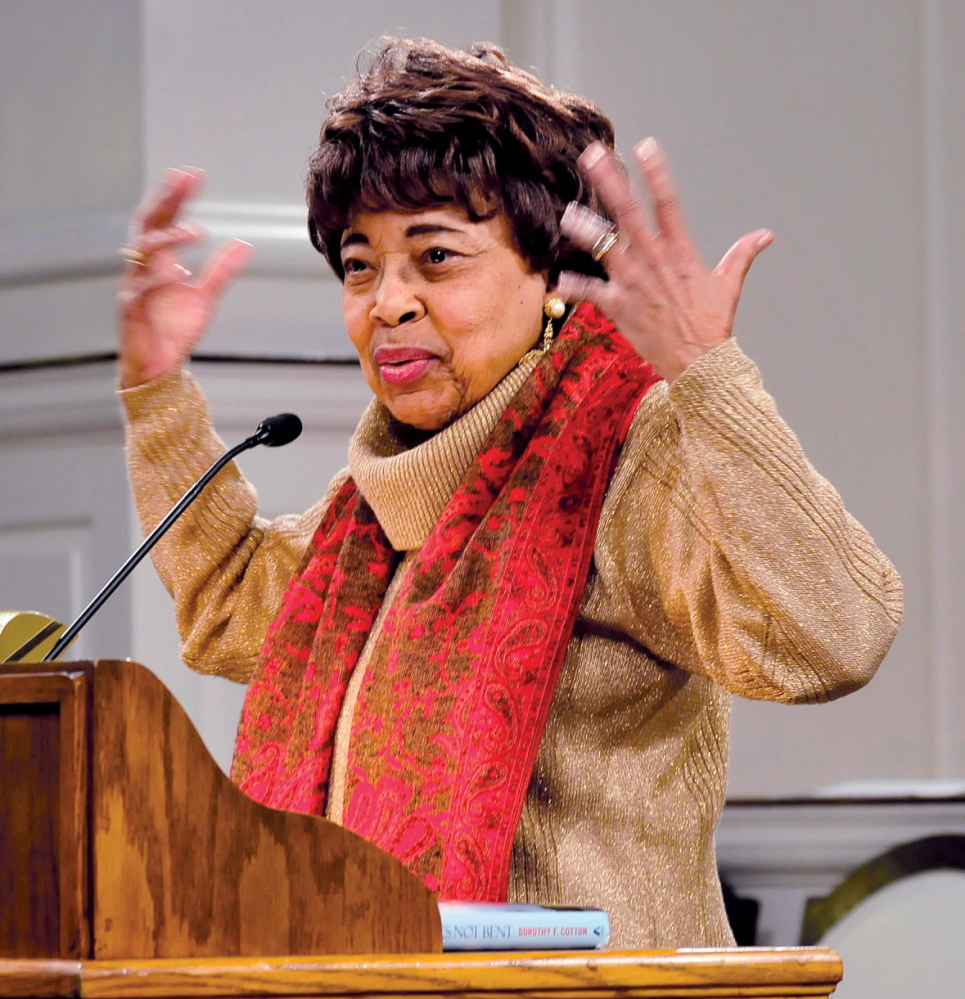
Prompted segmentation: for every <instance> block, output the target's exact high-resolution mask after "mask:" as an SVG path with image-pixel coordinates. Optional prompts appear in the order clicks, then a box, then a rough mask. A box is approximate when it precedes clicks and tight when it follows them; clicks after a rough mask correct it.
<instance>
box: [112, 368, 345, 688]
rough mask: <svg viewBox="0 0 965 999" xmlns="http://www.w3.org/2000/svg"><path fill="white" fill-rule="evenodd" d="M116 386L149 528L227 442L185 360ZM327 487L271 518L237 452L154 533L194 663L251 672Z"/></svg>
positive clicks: (231, 674) (185, 652)
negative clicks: (309, 502)
mask: <svg viewBox="0 0 965 999" xmlns="http://www.w3.org/2000/svg"><path fill="white" fill-rule="evenodd" d="M120 396H121V401H122V404H123V406H124V411H125V416H126V434H127V462H128V474H129V477H130V481H131V486H132V489H133V491H134V498H135V501H136V503H137V509H138V514H139V516H140V520H141V526H142V527H143V529H144V531H145V533H146V532H148V531H150V530H153V528H154V527H155V526H156V525H157V524H158V523H159V522H160V520H161V519H162V518H163V517H164V515H165V514H166V513H167V512H168V510H169V509H170V508H171V507H172V506H173V505H174V504H175V503H176V502H177V501H178V500H179V499H180V498H181V496H182V495H183V494H184V493H185V492H186V491H187V490H188V489H189V488H190V487H191V485H192V484H193V483H194V482H195V481H196V480H197V479H198V478H199V477H200V476H201V475H202V474H204V472H205V471H206V470H207V469H208V468H209V467H210V465H211V464H212V463H213V462H214V461H215V460H216V459H217V458H218V457H219V456H220V455H221V454H223V453H224V451H225V450H226V448H225V446H224V444H223V442H222V441H221V439H220V438H219V437H218V435H217V434H216V433H215V432H214V430H213V428H212V426H211V422H210V419H209V416H208V407H207V403H206V400H205V398H204V395H203V393H202V392H201V389H200V387H199V386H198V384H197V382H196V381H195V380H194V379H193V378H192V377H191V375H190V374H189V373H188V372H187V371H185V370H180V369H179V370H176V371H173V372H171V373H170V374H168V375H165V376H162V377H161V378H157V379H155V380H153V381H151V382H148V383H146V384H144V385H140V386H137V387H136V388H132V389H124V390H122V391H121V392H120ZM336 481H337V482H338V481H340V479H339V480H336ZM333 485H334V484H333ZM330 495H332V491H331V489H330V490H329V493H328V494H327V496H326V498H325V499H323V500H322V501H321V502H320V503H317V504H316V505H315V506H313V507H312V508H311V509H310V510H308V511H307V512H306V513H305V514H303V515H302V516H300V517H296V516H287V517H281V518H279V519H277V520H274V521H272V522H270V523H269V522H268V521H266V520H264V519H262V518H260V517H258V515H257V496H256V494H255V491H254V489H253V488H252V486H251V485H250V484H249V483H248V482H247V480H246V479H245V478H244V476H243V475H242V474H241V472H240V470H239V469H238V467H237V465H236V464H235V463H234V462H231V463H230V464H228V465H227V466H225V468H223V469H222V470H221V471H220V472H219V473H218V474H217V475H216V476H215V478H214V479H213V480H212V481H211V482H210V483H209V484H208V485H207V487H206V488H205V490H204V491H203V492H202V493H201V495H200V496H199V497H198V499H196V500H195V501H194V503H193V504H192V505H191V506H189V507H188V509H187V510H186V511H185V512H184V514H183V515H182V516H181V518H180V519H179V520H178V521H177V522H176V523H175V524H174V526H173V527H172V528H171V529H170V531H168V533H167V534H166V535H165V536H164V538H163V539H162V540H161V541H160V542H158V544H157V545H156V546H155V547H154V549H153V551H152V553H151V554H152V557H153V559H154V565H155V567H156V569H157V571H158V574H159V575H160V577H161V580H162V581H163V582H164V585H165V586H166V587H167V589H168V591H169V592H170V593H171V595H172V596H173V597H174V602H175V613H176V617H177V626H178V631H179V633H180V635H181V654H182V657H183V658H184V661H185V663H186V664H187V665H188V666H190V667H191V668H192V669H194V670H197V671H198V672H201V673H216V674H219V675H221V676H225V677H228V678H229V679H231V680H236V681H239V682H242V683H244V682H247V681H248V679H249V678H250V677H251V674H252V671H253V670H254V667H255V664H256V662H257V659H258V655H259V653H260V651H261V647H262V645H263V643H264V639H265V635H266V633H267V631H268V626H269V624H270V623H271V621H272V619H273V618H274V616H275V614H276V612H277V609H278V607H279V605H280V603H281V599H282V597H283V595H284V593H285V590H286V588H287V586H288V583H289V581H290V580H291V578H292V576H293V575H294V574H295V573H296V572H297V571H298V570H299V568H300V567H301V565H302V564H303V562H304V559H305V558H306V556H307V552H308V547H309V544H310V542H311V539H312V536H313V534H314V532H315V529H316V528H317V526H318V524H319V523H320V521H321V518H322V514H323V512H324V509H325V507H326V504H327V502H328V497H329V496H330Z"/></svg>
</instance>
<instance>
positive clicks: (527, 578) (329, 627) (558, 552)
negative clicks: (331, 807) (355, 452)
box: [232, 305, 657, 901]
mask: <svg viewBox="0 0 965 999" xmlns="http://www.w3.org/2000/svg"><path fill="white" fill-rule="evenodd" d="M656 380H657V376H656V374H655V373H654V371H653V369H652V368H650V367H649V366H648V365H647V364H645V363H644V362H643V361H641V360H640V358H639V357H638V356H637V354H636V353H635V351H633V350H632V348H631V347H630V346H629V345H628V344H627V343H626V341H625V340H623V338H622V337H621V336H620V335H619V334H618V333H616V331H615V329H614V327H613V325H612V323H610V322H609V320H607V319H606V318H605V317H604V316H602V315H601V314H600V313H598V312H597V311H596V310H595V309H594V308H593V307H592V306H589V305H582V306H580V307H579V308H578V309H577V310H576V311H575V312H574V314H573V315H572V316H571V317H570V319H569V320H568V321H567V322H566V323H565V324H564V327H563V330H562V331H561V332H560V335H559V336H558V337H557V339H556V341H555V343H554V344H553V346H552V347H551V349H550V350H548V351H547V352H546V353H545V354H544V355H543V356H542V357H541V358H540V360H539V361H538V363H537V365H536V367H535V369H534V370H533V373H532V375H531V376H530V378H529V379H528V380H527V382H526V383H525V385H524V386H523V388H522V389H520V391H519V392H517V393H516V395H515V397H514V398H513V400H512V402H511V403H510V404H509V406H508V407H507V409H506V410H505V411H504V413H503V414H502V416H501V417H500V419H499V420H498V421H497V423H496V425H495V427H494V428H493V430H492V432H491V433H490V435H489V438H488V440H487V442H486V444H485V446H484V447H483V448H482V450H481V451H480V453H479V454H478V456H477V457H476V460H475V462H474V463H473V464H472V466H471V467H470V468H469V469H468V471H467V472H466V474H465V476H464V477H463V479H462V482H461V483H460V485H459V486H458V488H457V489H456V491H455V493H454V494H453V496H452V499H451V501H450V502H449V504H448V506H447V507H446V509H445V510H444V512H443V514H442V515H441V517H440V518H439V520H438V522H437V524H436V526H435V528H434V529H433V531H432V533H431V534H430V536H429V537H428V539H427V540H426V541H425V543H424V544H423V546H422V548H421V550H420V551H419V552H418V554H417V555H416V556H415V557H414V558H413V559H411V560H410V561H409V562H408V563H407V567H406V570H405V576H404V578H403V579H402V580H401V581H400V583H399V585H398V587H397V589H396V590H395V592H394V594H393V598H392V601H391V604H390V606H389V607H387V608H386V611H385V614H384V617H383V620H382V624H381V628H380V629H379V631H378V633H377V636H376V637H375V639H374V641H375V646H374V648H373V649H372V650H371V651H370V653H369V654H368V658H367V668H366V674H365V676H364V677H363V678H362V684H361V687H360V691H359V695H358V699H357V702H356V704H355V708H354V713H353V714H352V717H351V733H350V738H349V747H348V766H347V772H346V781H347V786H346V788H345V796H344V801H345V806H344V814H343V821H344V824H345V826H346V828H348V829H351V830H353V831H354V832H357V833H359V834H360V835H361V836H364V837H365V838H366V839H369V840H371V841H372V842H374V843H376V844H377V845H378V846H380V847H382V848H383V849H384V850H386V851H388V852H389V853H391V854H393V855H394V856H395V857H396V858H398V859H399V860H400V861H402V862H403V863H404V864H406V865H407V866H408V867H409V868H410V869H411V870H412V871H414V872H415V873H416V874H418V875H419V876H421V877H422V878H423V879H424V881H425V882H426V884H427V885H428V886H429V887H430V888H432V889H433V890H435V891H437V892H439V894H440V896H441V897H442V898H456V899H472V900H490V901H500V900H505V898H506V893H507V888H508V878H509V863H510V853H511V850H512V845H513V840H514V838H515V835H516V827H517V824H518V822H519V817H520V814H521V811H522V807H523V802H524V799H525V796H526V790H527V786H528V784H529V780H530V776H531V774H532V770H533V766H534V764H535V761H536V754H537V751H538V749H539V744H540V741H541V738H542V733H543V729H544V726H545V723H546V718H547V715H548V713H549V707H550V702H551V700H552V698H553V693H554V690H555V688H556V682H557V678H558V676H559V671H560V667H561V665H562V662H563V657H564V654H565V652H566V647H567V645H568V643H569V640H570V637H571V634H572V630H573V626H574V623H575V621H576V616H577V612H578V610H579V606H580V603H581V601H582V597H583V591H584V588H585V585H586V579H587V573H588V572H589V567H590V560H591V557H592V554H593V545H594V539H595V537H596V529H597V524H598V521H599V516H600V510H601V508H602V505H603V498H604V495H605V493H606V489H607V485H608V483H609V479H610V475H611V473H612V471H613V466H614V463H615V459H616V455H617V452H618V450H619V447H620V446H621V445H622V443H623V440H624V439H625V437H626V433H627V430H628V427H629V424H630V419H631V417H632V415H633V412H634V411H635V409H636V404H637V402H638V401H639V399H640V398H641V397H642V395H643V394H644V393H645V392H646V391H647V389H649V388H650V386H651V385H652V384H653V383H654V382H655V381H656ZM398 560H399V555H398V553H396V552H395V551H393V550H392V548H391V546H390V544H389V542H388V539H387V538H386V536H385V534H384V532H383V531H382V529H381V528H380V526H379V524H378V522H377V521H376V519H375V515H374V514H373V512H372V510H371V508H370V507H369V506H368V504H367V503H366V502H365V499H364V498H363V497H362V495H361V494H360V492H359V490H358V488H357V487H356V486H355V484H354V482H352V481H351V480H349V481H348V482H346V484H345V485H344V486H343V487H342V489H341V490H340V491H339V492H338V494H337V495H336V497H335V499H334V501H333V502H332V504H331V505H330V507H329V509H328V511H327V513H326V514H325V516H324V518H323V521H322V523H321V524H320V525H319V528H318V530H317V532H316V534H315V537H314V540H313V544H312V546H311V550H310V553H309V556H308V561H307V563H306V565H305V566H304V568H303V570H302V571H301V572H300V573H299V574H298V575H296V576H295V578H294V579H293V580H292V582H291V584H290V586H289V588H288V591H287V593H286V595H285V597H284V600H283V602H282V607H281V611H280V612H279V614H278V617H277V618H276V620H275V621H274V623H273V624H272V626H271V628H270V629H269V633H268V638H267V640H266V642H265V647H264V650H263V652H262V658H261V661H260V664H259V666H258V668H257V669H256V672H255V676H254V679H253V680H252V682H251V685H250V687H249V689H248V693H247V696H246V699H245V706H244V711H243V713H242V720H241V725H240V728H239V733H238V742H237V746H236V749H235V759H234V764H233V767H232V776H233V777H234V779H235V780H236V781H237V783H238V784H239V785H240V786H241V788H242V789H243V790H244V791H246V792H247V793H248V794H249V795H250V796H251V797H253V798H254V799H256V800H258V801H261V802H263V803H264V804H266V805H271V806H273V807H275V808H285V809H290V810H293V811H299V812H307V813H313V814H317V815H321V814H323V813H324V810H325V803H326V790H327V786H328V780H329V773H330V768H331V763H332V751H333V745H334V736H335V728H336V724H337V722H338V720H339V716H340V712H341V711H342V707H343V704H344V702H345V696H346V689H347V686H348V683H349V679H350V677H351V674H352V670H353V668H354V667H355V664H356V662H357V661H358V659H359V655H360V653H361V652H362V649H363V646H364V645H365V644H366V641H367V639H368V636H369V632H370V630H371V629H372V626H373V623H374V621H375V619H376V617H377V615H378V614H379V611H380V608H381V605H382V601H383V597H384V595H385V592H386V589H387V587H388V585H389V582H390V580H391V579H392V576H393V572H394V570H395V567H396V565H397V564H398Z"/></svg>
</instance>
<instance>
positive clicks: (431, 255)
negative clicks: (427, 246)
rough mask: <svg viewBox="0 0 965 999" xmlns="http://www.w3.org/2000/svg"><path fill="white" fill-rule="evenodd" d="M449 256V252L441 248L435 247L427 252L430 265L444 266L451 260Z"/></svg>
mask: <svg viewBox="0 0 965 999" xmlns="http://www.w3.org/2000/svg"><path fill="white" fill-rule="evenodd" d="M449 256H450V254H449V251H448V250H444V249H442V247H441V246H434V247H433V248H432V249H431V250H428V251H427V252H426V260H428V261H429V263H430V264H444V263H445V262H446V261H447V260H448V259H449Z"/></svg>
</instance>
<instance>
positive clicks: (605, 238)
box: [590, 229, 620, 263]
mask: <svg viewBox="0 0 965 999" xmlns="http://www.w3.org/2000/svg"><path fill="white" fill-rule="evenodd" d="M619 238H620V234H619V233H618V232H617V230H616V229H607V231H606V232H605V233H603V235H602V236H600V238H599V239H598V240H597V241H596V242H595V243H594V244H593V246H592V248H591V249H590V256H591V257H592V258H593V259H594V260H595V261H597V263H599V262H600V261H601V260H602V259H603V258H604V257H605V256H606V255H607V254H608V253H609V252H610V250H612V249H613V247H614V246H615V245H616V242H617V240H618V239H619Z"/></svg>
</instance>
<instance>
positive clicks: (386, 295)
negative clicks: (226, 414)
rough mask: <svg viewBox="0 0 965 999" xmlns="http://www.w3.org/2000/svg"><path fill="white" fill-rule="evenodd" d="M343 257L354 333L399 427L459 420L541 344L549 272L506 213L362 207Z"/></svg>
mask: <svg viewBox="0 0 965 999" xmlns="http://www.w3.org/2000/svg"><path fill="white" fill-rule="evenodd" d="M341 252H342V266H343V267H344V269H345V282H344V288H343V292H342V308H343V311H344V313H345V325H346V328H347V329H348V334H349V336H350V337H351V339H352V343H353V344H355V349H356V350H357V351H358V353H359V359H360V360H361V362H362V370H363V371H364V372H365V377H366V379H367V380H368V383H369V385H370V386H371V388H372V391H373V392H374V393H375V394H376V396H377V397H378V398H379V400H380V401H381V402H382V403H383V404H384V405H385V406H386V408H387V409H388V410H389V412H391V413H392V415H393V416H394V417H395V418H396V419H397V420H400V421H401V422H403V423H407V424H409V425H410V426H413V427H417V428H418V429H420V430H439V429H441V428H442V427H444V426H446V425H447V424H449V423H451V422H452V421H453V420H454V419H455V418H456V417H457V416H459V415H461V414H462V413H464V412H466V410H468V409H469V408H470V407H472V406H474V405H475V404H476V403H477V402H479V400H480V399H482V398H483V397H484V396H485V395H487V394H488V393H489V392H490V391H491V390H492V389H493V388H494V387H495V386H496V384H497V383H498V382H499V381H500V380H501V379H502V378H503V376H504V375H506V374H507V373H508V372H509V371H510V370H511V369H512V368H513V367H514V366H515V365H516V363H517V361H519V359H520V358H521V357H522V356H523V354H525V353H526V351H528V350H529V349H530V348H532V347H533V346H534V345H535V344H536V342H537V340H538V339H539V336H540V331H541V329H542V325H543V321H542V312H543V300H544V298H545V297H546V278H545V275H541V274H537V273H533V272H532V271H531V270H530V268H529V265H528V264H527V263H526V261H525V260H523V258H522V257H521V256H520V255H519V253H518V252H517V250H516V249H515V247H514V245H513V240H512V236H511V233H510V228H509V224H508V223H507V221H506V218H505V216H503V215H501V214H500V215H496V216H494V217H493V218H491V219H487V220H485V221H483V222H473V221H471V220H470V219H469V217H468V216H467V215H466V213H465V211H463V210H462V209H461V208H456V207H446V208H431V209H426V210H425V211H418V212H402V211H385V212H359V213H358V215H356V217H355V218H354V219H353V220H352V224H351V226H350V227H349V228H348V229H346V230H345V232H344V233H343V235H342V251H341Z"/></svg>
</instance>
